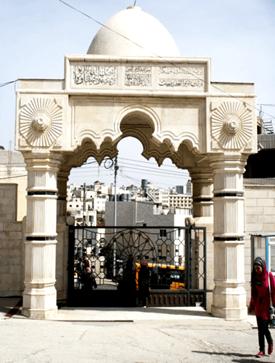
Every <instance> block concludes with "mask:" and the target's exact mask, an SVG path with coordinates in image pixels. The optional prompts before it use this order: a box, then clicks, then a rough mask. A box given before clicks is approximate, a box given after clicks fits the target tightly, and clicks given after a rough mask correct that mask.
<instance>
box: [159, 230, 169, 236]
mask: <svg viewBox="0 0 275 363" xmlns="http://www.w3.org/2000/svg"><path fill="white" fill-rule="evenodd" d="M159 236H160V237H167V231H166V229H160V230H159Z"/></svg>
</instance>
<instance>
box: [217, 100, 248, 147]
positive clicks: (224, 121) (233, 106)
mask: <svg viewBox="0 0 275 363" xmlns="http://www.w3.org/2000/svg"><path fill="white" fill-rule="evenodd" d="M211 120H212V136H213V138H214V139H215V140H216V141H217V142H218V144H219V146H220V147H222V148H223V149H242V148H243V147H244V146H246V145H247V143H248V142H249V140H250V139H251V135H252V120H251V110H249V109H248V108H247V107H245V106H244V104H243V103H241V102H236V101H227V102H223V103H222V104H220V105H219V106H218V107H216V108H214V110H213V112H212V116H211Z"/></svg>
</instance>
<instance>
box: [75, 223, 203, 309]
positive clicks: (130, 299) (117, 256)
mask: <svg viewBox="0 0 275 363" xmlns="http://www.w3.org/2000/svg"><path fill="white" fill-rule="evenodd" d="M142 260H146V261H147V263H148V269H149V284H150V296H149V298H148V299H147V303H148V305H150V306H163V305H165V306H172V305H174V306H192V305H195V304H196V303H200V304H201V305H202V306H204V307H205V306H206V229H205V228H204V227H194V226H188V227H171V226H170V227H169V226H168V227H166V226H164V227H128V226H126V227H116V228H114V227H82V226H70V227H69V263H68V273H69V276H68V303H69V305H71V306H136V304H137V303H138V300H137V290H138V288H139V287H138V273H139V272H138V271H139V266H140V261H142ZM130 280H132V283H131V281H130Z"/></svg>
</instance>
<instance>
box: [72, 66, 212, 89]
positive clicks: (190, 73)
mask: <svg viewBox="0 0 275 363" xmlns="http://www.w3.org/2000/svg"><path fill="white" fill-rule="evenodd" d="M68 62H69V66H68V67H67V69H68V70H69V74H67V77H66V79H67V80H69V84H67V86H69V88H71V89H78V90H80V89H83V90H87V89H90V90H93V89H97V90H99V89H103V90H106V89H110V90H112V91H114V90H118V91H119V90H130V89H131V90H132V89H138V90H142V89H144V90H151V91H165V92H167V91H169V92H171V91H184V92H186V91H188V92H193V91H196V92H197V91H200V92H206V91H207V90H208V63H207V61H203V60H202V61H197V62H195V61H194V62H193V63H192V62H190V61H189V62H184V61H181V62H172V61H171V62H166V61H152V62H150V61H142V62H137V61H136V60H135V61H134V60H133V61H130V60H127V62H126V61H124V60H113V61H110V62H106V61H103V60H102V61H99V60H94V61H93V60H91V59H87V60H85V62H84V61H80V60H74V59H69V60H68Z"/></svg>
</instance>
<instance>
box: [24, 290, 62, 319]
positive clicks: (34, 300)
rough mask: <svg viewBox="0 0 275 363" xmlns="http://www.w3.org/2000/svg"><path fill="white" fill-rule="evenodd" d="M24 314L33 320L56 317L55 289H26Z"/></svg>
mask: <svg viewBox="0 0 275 363" xmlns="http://www.w3.org/2000/svg"><path fill="white" fill-rule="evenodd" d="M22 313H23V315H25V316H27V317H28V318H31V319H51V318H53V317H54V316H56V314H57V300H56V289H55V287H54V286H49V287H43V288H26V289H25V291H24V294H23V308H22Z"/></svg>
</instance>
